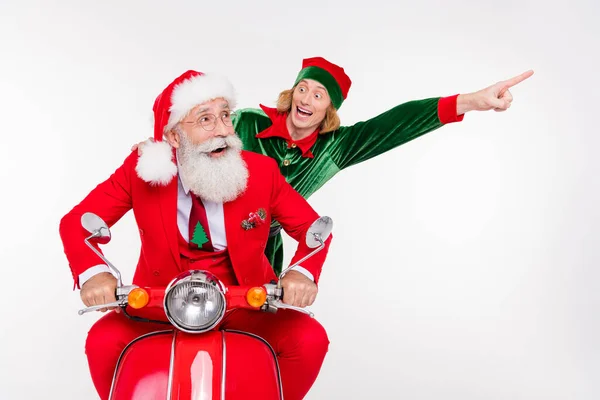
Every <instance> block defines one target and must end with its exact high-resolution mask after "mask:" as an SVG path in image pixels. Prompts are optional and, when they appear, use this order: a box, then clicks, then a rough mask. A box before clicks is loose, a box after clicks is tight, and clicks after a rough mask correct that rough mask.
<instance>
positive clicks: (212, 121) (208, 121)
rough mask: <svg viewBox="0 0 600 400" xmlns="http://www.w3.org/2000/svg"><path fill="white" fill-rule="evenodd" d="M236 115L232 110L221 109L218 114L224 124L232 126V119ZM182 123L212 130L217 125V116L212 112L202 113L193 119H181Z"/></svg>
mask: <svg viewBox="0 0 600 400" xmlns="http://www.w3.org/2000/svg"><path fill="white" fill-rule="evenodd" d="M235 117H236V113H235V112H233V111H223V112H222V113H221V116H220V118H219V119H220V120H221V121H222V122H223V124H224V125H225V126H233V119H234V118H235ZM181 122H182V123H184V124H193V125H194V126H201V127H202V129H204V130H206V131H212V130H213V129H215V128H216V126H217V116H216V115H214V114H202V115H201V116H200V117H199V118H198V119H197V120H195V121H181Z"/></svg>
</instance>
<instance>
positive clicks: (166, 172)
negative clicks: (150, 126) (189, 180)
mask: <svg viewBox="0 0 600 400" xmlns="http://www.w3.org/2000/svg"><path fill="white" fill-rule="evenodd" d="M135 171H136V172H137V175H138V176H139V177H140V178H141V179H142V180H144V181H146V182H148V183H150V184H153V185H167V184H168V183H169V182H171V180H172V179H173V177H174V176H175V175H177V165H175V163H174V162H173V149H172V147H171V145H170V144H169V142H166V141H160V142H151V141H146V142H144V144H143V145H142V155H140V156H139V158H138V162H137V165H136V167H135Z"/></svg>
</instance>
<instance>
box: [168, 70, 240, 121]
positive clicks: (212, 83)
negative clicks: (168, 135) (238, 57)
mask: <svg viewBox="0 0 600 400" xmlns="http://www.w3.org/2000/svg"><path fill="white" fill-rule="evenodd" d="M219 97H223V98H224V99H225V100H226V101H227V102H228V103H229V108H230V109H234V108H235V106H236V99H235V91H234V90H233V85H232V84H231V82H229V80H228V79H227V78H225V77H222V76H219V75H215V74H204V75H199V76H195V77H193V78H190V79H186V80H185V81H183V82H182V83H180V84H179V85H177V86H175V88H174V89H173V94H172V95H171V107H170V108H169V112H170V113H171V114H170V115H169V123H168V124H167V126H166V127H165V132H167V131H169V130H170V129H171V128H172V127H173V126H175V124H177V123H178V122H179V121H181V119H182V118H184V117H185V116H186V115H187V113H188V112H190V110H191V109H192V108H194V107H196V106H197V105H198V104H202V103H204V102H206V101H210V100H214V99H216V98H219Z"/></svg>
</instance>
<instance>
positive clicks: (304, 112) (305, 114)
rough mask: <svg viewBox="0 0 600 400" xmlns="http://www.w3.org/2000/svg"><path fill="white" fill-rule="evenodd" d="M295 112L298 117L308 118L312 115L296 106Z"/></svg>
mask: <svg viewBox="0 0 600 400" xmlns="http://www.w3.org/2000/svg"><path fill="white" fill-rule="evenodd" d="M296 111H297V112H298V115H300V116H301V117H310V116H311V115H312V114H313V113H312V112H310V111H309V110H307V109H305V108H302V107H298V106H296Z"/></svg>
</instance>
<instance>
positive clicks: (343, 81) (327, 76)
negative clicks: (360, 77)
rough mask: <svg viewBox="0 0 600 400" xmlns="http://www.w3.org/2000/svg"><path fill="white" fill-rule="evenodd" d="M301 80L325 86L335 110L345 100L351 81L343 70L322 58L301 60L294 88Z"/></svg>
mask: <svg viewBox="0 0 600 400" xmlns="http://www.w3.org/2000/svg"><path fill="white" fill-rule="evenodd" d="M302 79H312V80H315V81H317V82H319V83H320V84H322V85H323V86H325V89H327V93H328V94H329V97H330V98H331V103H332V104H333V106H334V107H335V108H336V110H337V109H339V108H340V106H341V105H342V103H343V102H344V100H346V97H347V96H348V91H349V90H350V86H351V85H352V81H351V80H350V78H349V77H348V75H346V73H345V72H344V68H342V67H339V66H337V65H335V64H333V63H331V62H329V61H327V60H326V59H324V58H323V57H312V58H305V59H304V60H302V69H301V70H300V72H299V73H298V77H297V78H296V82H294V86H296V85H297V84H298V82H300V81H301V80H302Z"/></svg>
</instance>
